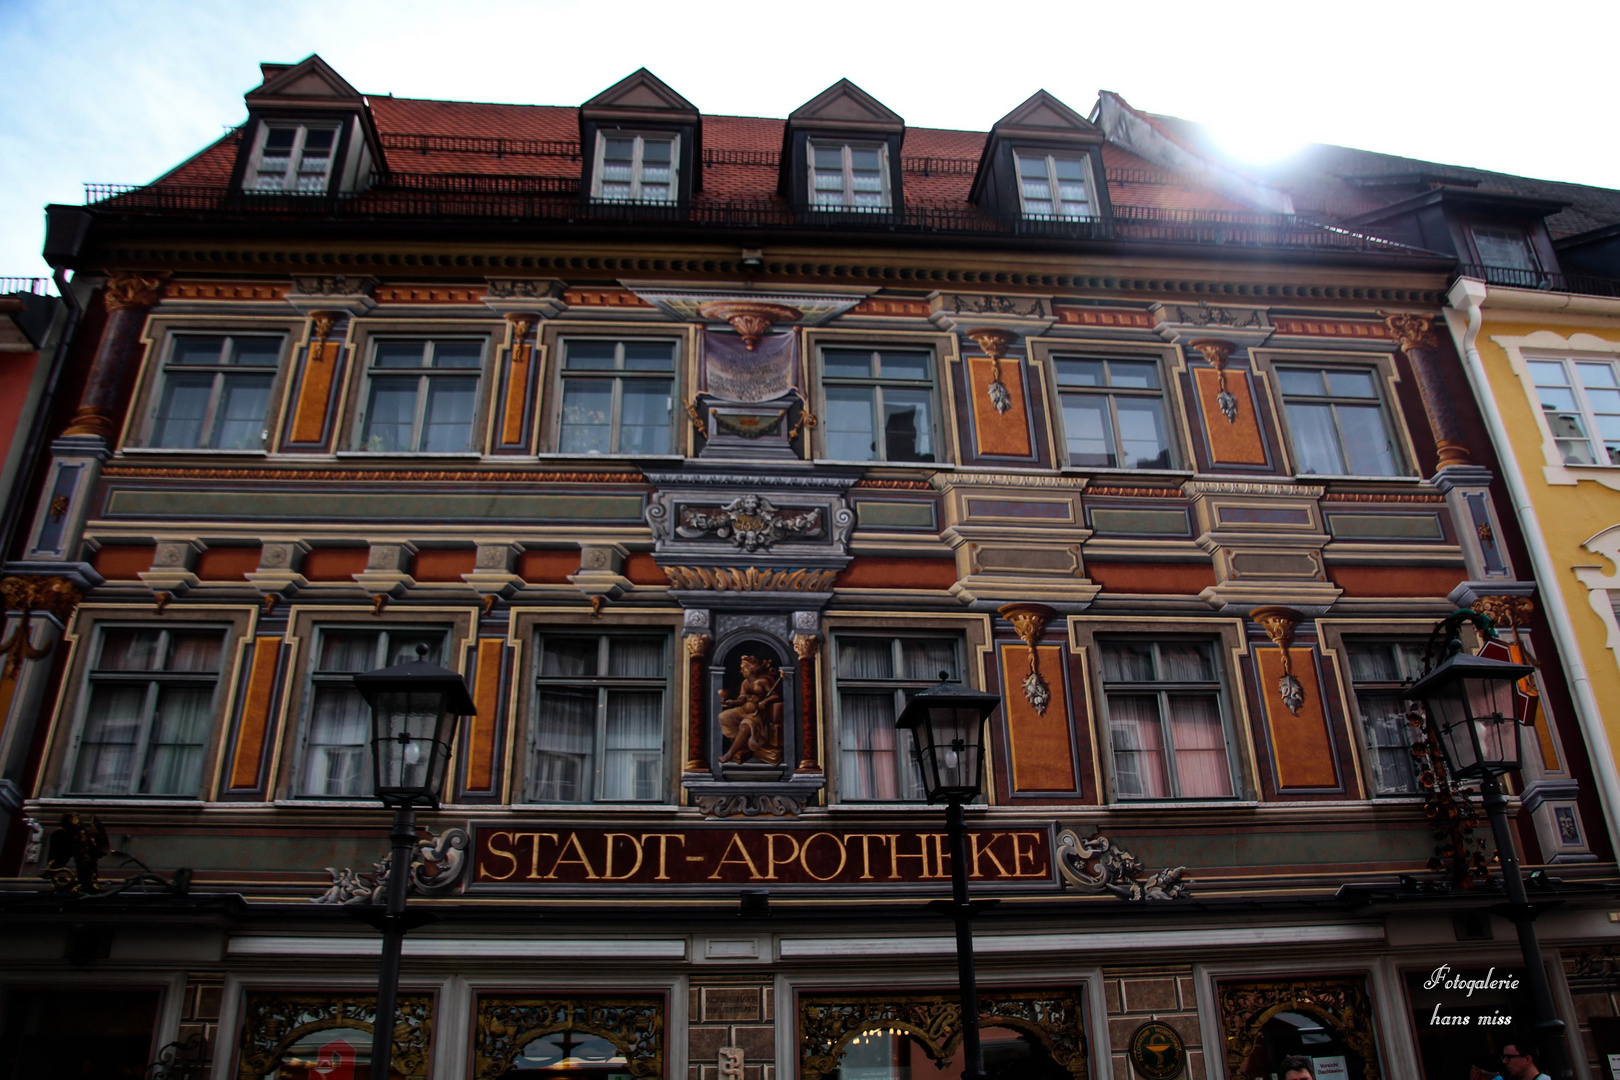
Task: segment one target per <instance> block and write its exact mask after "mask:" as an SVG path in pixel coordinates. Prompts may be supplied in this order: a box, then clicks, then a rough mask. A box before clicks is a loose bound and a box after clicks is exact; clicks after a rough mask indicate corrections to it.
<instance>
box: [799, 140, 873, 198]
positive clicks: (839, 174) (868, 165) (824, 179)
mask: <svg viewBox="0 0 1620 1080" xmlns="http://www.w3.org/2000/svg"><path fill="white" fill-rule="evenodd" d="M887 151H888V148H887V147H885V146H884V145H883V144H881V143H872V144H866V145H863V144H861V143H835V142H821V141H819V140H817V141H812V142H811V143H810V159H811V165H810V174H811V175H810V183H811V190H812V192H813V193H814V194H813V199H814V205H815V206H816V207H817V208H818V209H823V210H861V211H873V210H886V209H888V208H889V206H890V205H891V203H890V200H889V185H888V182H887V177H888V171H889V170H888V167H887V157H888V153H887Z"/></svg>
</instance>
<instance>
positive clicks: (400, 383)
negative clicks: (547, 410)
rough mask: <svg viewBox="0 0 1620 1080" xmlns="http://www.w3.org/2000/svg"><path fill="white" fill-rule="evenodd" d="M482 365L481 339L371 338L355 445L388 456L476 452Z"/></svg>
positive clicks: (482, 344) (482, 347) (482, 350)
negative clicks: (405, 339)
mask: <svg viewBox="0 0 1620 1080" xmlns="http://www.w3.org/2000/svg"><path fill="white" fill-rule="evenodd" d="M483 364H484V343H483V342H482V341H468V340H465V339H463V340H448V341H446V340H438V341H428V340H414V341H399V340H381V341H375V342H373V343H372V347H371V364H370V366H369V367H368V368H367V370H366V386H367V389H366V404H365V411H364V413H363V414H362V415H361V418H360V423H359V432H360V434H359V437H358V441H357V449H360V450H366V451H369V452H372V453H385V454H386V453H394V454H416V453H423V454H456V453H462V454H464V453H468V452H470V451H472V450H474V449H475V447H474V445H473V432H474V424H473V420H474V418H475V416H476V415H477V412H478V381H479V375H480V373H481V371H482V368H483Z"/></svg>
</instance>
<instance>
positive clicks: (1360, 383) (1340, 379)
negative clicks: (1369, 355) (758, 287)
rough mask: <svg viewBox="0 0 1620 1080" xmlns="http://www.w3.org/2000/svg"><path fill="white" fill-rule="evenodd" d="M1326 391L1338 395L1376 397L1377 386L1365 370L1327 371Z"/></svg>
mask: <svg viewBox="0 0 1620 1080" xmlns="http://www.w3.org/2000/svg"><path fill="white" fill-rule="evenodd" d="M1324 374H1325V375H1326V376H1327V382H1328V393H1330V394H1334V395H1337V396H1339V397H1364V398H1376V397H1377V396H1378V388H1377V387H1376V386H1375V385H1374V384H1373V378H1372V375H1371V374H1370V373H1368V372H1365V371H1327V372H1324Z"/></svg>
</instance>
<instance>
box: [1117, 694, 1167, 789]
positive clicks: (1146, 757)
mask: <svg viewBox="0 0 1620 1080" xmlns="http://www.w3.org/2000/svg"><path fill="white" fill-rule="evenodd" d="M1108 727H1109V738H1110V742H1111V744H1112V746H1113V751H1114V786H1115V788H1116V789H1117V791H1118V794H1120V795H1123V796H1130V797H1135V798H1148V799H1162V798H1166V797H1167V796H1169V794H1170V784H1169V780H1168V777H1167V776H1166V774H1165V768H1164V728H1163V726H1162V725H1161V724H1160V722H1159V699H1158V696H1157V695H1154V694H1109V695H1108Z"/></svg>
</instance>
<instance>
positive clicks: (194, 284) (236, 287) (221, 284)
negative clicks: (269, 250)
mask: <svg viewBox="0 0 1620 1080" xmlns="http://www.w3.org/2000/svg"><path fill="white" fill-rule="evenodd" d="M291 290H292V286H291V285H290V284H288V283H287V282H284V281H283V282H268V281H170V282H169V283H168V284H166V285H164V287H163V299H165V300H285V299H287V293H288V292H290V291H291Z"/></svg>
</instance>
